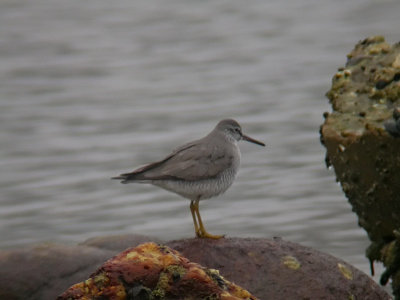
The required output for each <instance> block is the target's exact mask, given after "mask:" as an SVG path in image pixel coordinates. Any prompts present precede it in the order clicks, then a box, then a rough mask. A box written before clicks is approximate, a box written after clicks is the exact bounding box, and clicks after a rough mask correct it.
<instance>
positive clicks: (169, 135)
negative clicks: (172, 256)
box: [0, 0, 400, 273]
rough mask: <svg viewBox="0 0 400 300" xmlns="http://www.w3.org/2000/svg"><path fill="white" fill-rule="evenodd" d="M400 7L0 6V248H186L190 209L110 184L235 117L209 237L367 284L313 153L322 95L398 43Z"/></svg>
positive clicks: (152, 191) (352, 233)
mask: <svg viewBox="0 0 400 300" xmlns="http://www.w3.org/2000/svg"><path fill="white" fill-rule="evenodd" d="M399 11H400V1H395V0H392V1H390V0H386V1H385V0H354V1H324V0H323V1H321V0H318V1H317V0H289V1H241V0H240V1H239V0H229V1H224V0H223V1H183V0H171V1H155V0H148V1H128V0H116V1H106V0H96V1H93V0H88V1H75V0H69V1H57V2H54V1H50V0H36V1H29V0H3V1H1V2H0V128H1V129H0V145H1V146H0V166H1V172H0V188H1V195H0V196H1V198H0V237H1V239H0V248H2V249H6V248H15V247H21V246H24V245H27V244H30V243H38V242H43V241H55V242H62V243H77V242H81V241H83V240H85V239H87V238H90V237H94V236H99V235H115V234H126V233H138V234H145V235H150V236H154V237H158V238H162V239H165V240H170V239H180V238H185V237H193V236H194V230H193V228H192V227H193V224H192V220H191V215H190V212H189V202H188V201H187V200H185V199H182V198H180V197H179V196H177V195H174V194H171V193H168V192H166V191H163V190H161V189H158V188H155V187H151V186H146V185H145V186H143V185H121V184H119V183H118V182H116V181H111V180H110V179H109V178H110V177H111V176H115V175H118V174H119V173H122V172H127V171H131V170H132V169H133V168H134V167H137V166H139V165H142V164H144V163H147V162H151V161H154V160H157V159H160V158H162V157H163V156H164V155H166V154H168V153H169V151H171V150H172V149H173V148H174V147H176V146H177V145H180V144H182V143H184V142H187V141H190V140H192V139H196V138H199V137H202V136H203V135H204V134H206V133H208V132H209V131H210V130H211V129H212V128H213V127H214V126H215V124H216V123H217V122H218V121H219V120H220V119H223V118H227V117H233V118H235V119H237V120H238V121H239V122H240V123H241V124H242V126H243V128H244V132H245V133H247V134H248V135H250V136H252V137H254V138H257V139H259V140H262V141H264V142H266V144H267V145H268V146H267V148H261V147H258V146H256V145H252V144H249V143H245V142H242V143H241V149H242V165H241V169H240V172H239V174H238V177H237V179H236V182H235V183H234V185H233V186H232V187H231V188H230V189H229V190H228V191H227V192H226V193H225V194H224V195H222V196H220V197H219V198H214V199H212V200H208V201H203V202H201V212H202V216H203V219H204V220H205V224H206V227H207V229H208V230H209V231H210V232H211V233H213V234H222V233H225V234H226V235H227V236H239V237H249V236H250V237H267V238H271V237H273V236H281V237H283V238H284V239H286V240H291V241H293V242H298V243H301V244H303V245H307V246H311V247H314V248H316V249H319V250H322V251H325V252H328V253H331V254H333V255H335V256H337V257H340V258H342V259H344V260H346V261H348V262H349V263H351V264H353V265H355V266H356V267H358V268H360V269H361V270H363V271H365V272H367V273H369V263H368V261H367V259H366V258H365V257H364V251H365V248H366V247H367V245H368V243H369V242H368V239H367V236H366V233H365V232H364V231H363V230H362V229H360V228H359V227H358V225H357V217H356V215H355V214H353V213H352V212H351V206H350V204H349V203H348V202H347V200H346V198H345V196H344V194H343V193H342V191H341V188H340V186H338V184H337V183H336V182H335V176H334V172H333V171H332V170H328V169H326V167H325V164H324V156H325V150H324V148H323V147H322V146H321V145H320V142H319V133H318V130H319V126H320V124H321V123H322V122H323V118H322V113H323V112H324V111H329V110H330V106H329V105H328V100H327V99H326V98H325V96H324V94H325V92H326V91H328V90H329V88H330V82H331V78H332V76H333V74H334V73H335V72H336V70H337V68H338V67H340V66H342V65H344V63H345V61H346V54H347V53H348V52H350V50H351V49H352V48H353V46H354V44H355V43H356V42H358V41H359V40H361V39H363V38H365V37H367V36H371V35H377V34H380V35H384V36H385V37H386V39H387V40H388V41H389V42H390V43H394V42H397V41H399V40H400V36H399V28H400V18H399Z"/></svg>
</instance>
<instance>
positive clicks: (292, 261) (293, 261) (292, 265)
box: [282, 255, 301, 270]
mask: <svg viewBox="0 0 400 300" xmlns="http://www.w3.org/2000/svg"><path fill="white" fill-rule="evenodd" d="M282 263H283V264H284V265H285V266H286V267H288V268H289V269H292V270H297V269H299V268H300V267H301V263H300V262H299V261H298V260H297V258H296V257H294V256H291V255H286V256H284V257H283V258H282Z"/></svg>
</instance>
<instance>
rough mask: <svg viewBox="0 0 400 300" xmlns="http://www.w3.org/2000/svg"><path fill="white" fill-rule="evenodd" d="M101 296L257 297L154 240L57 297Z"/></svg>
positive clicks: (91, 297) (129, 251) (66, 299)
mask: <svg viewBox="0 0 400 300" xmlns="http://www.w3.org/2000/svg"><path fill="white" fill-rule="evenodd" d="M99 298H101V299H121V300H124V299H137V298H142V299H183V298H185V299H215V300H217V299H221V300H222V299H231V300H235V299H237V300H239V299H247V300H252V299H254V300H256V297H254V296H252V295H251V294H250V293H249V292H248V291H246V290H244V289H242V288H241V287H239V286H237V285H235V284H233V283H231V282H229V281H227V280H226V279H225V278H224V277H222V276H221V275H220V274H219V272H218V271H217V270H215V269H207V268H204V267H202V266H200V265H199V264H197V263H193V262H191V261H189V260H188V259H187V258H185V257H183V256H182V255H181V254H180V253H179V252H177V251H175V250H173V249H171V248H168V247H166V246H162V245H157V244H155V243H144V244H141V245H139V246H138V247H136V248H130V249H127V250H125V251H123V252H122V253H120V254H118V255H117V256H115V257H113V258H112V259H110V260H108V261H107V262H105V263H104V264H103V265H102V266H101V267H100V268H99V269H98V270H97V271H96V272H95V273H94V274H92V275H91V276H90V278H89V279H87V280H85V281H83V282H81V283H78V284H75V285H74V286H72V287H70V288H69V289H68V290H67V291H66V292H64V293H63V294H62V295H61V296H59V297H58V298H57V299H59V300H63V299H65V300H72V299H99Z"/></svg>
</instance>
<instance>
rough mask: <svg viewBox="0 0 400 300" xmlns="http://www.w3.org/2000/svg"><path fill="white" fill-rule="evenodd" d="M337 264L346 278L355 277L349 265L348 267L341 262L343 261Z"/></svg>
mask: <svg viewBox="0 0 400 300" xmlns="http://www.w3.org/2000/svg"><path fill="white" fill-rule="evenodd" d="M337 265H338V268H339V271H340V273H342V275H343V276H344V277H345V278H346V279H348V280H352V279H353V272H352V271H351V270H350V269H349V268H348V267H346V266H345V265H344V264H341V263H338V264H337Z"/></svg>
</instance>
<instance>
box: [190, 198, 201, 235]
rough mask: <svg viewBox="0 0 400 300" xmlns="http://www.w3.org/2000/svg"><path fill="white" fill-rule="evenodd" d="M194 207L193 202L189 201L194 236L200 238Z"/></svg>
mask: <svg viewBox="0 0 400 300" xmlns="http://www.w3.org/2000/svg"><path fill="white" fill-rule="evenodd" d="M194 211H195V205H194V201H193V200H192V201H190V212H191V213H192V218H193V224H194V231H195V232H196V236H197V237H199V236H200V230H199V225H198V224H197V220H196V214H195V212H194Z"/></svg>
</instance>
